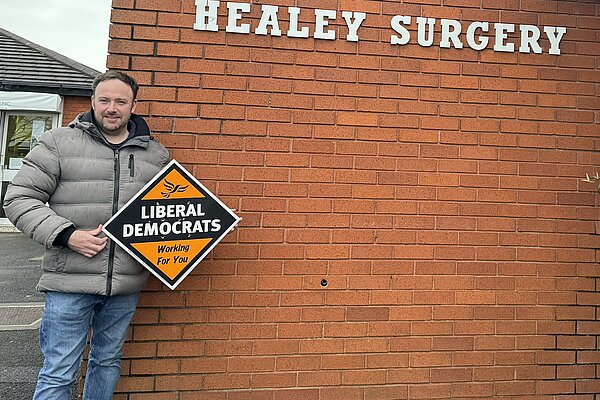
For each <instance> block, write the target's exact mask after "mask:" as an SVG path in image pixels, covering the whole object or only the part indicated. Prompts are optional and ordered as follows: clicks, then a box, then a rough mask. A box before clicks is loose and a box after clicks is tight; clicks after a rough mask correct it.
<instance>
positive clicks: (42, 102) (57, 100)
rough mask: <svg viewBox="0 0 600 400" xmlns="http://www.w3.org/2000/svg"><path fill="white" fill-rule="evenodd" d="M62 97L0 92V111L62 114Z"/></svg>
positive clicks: (46, 94)
mask: <svg viewBox="0 0 600 400" xmlns="http://www.w3.org/2000/svg"><path fill="white" fill-rule="evenodd" d="M62 107H63V103H62V97H60V96H59V95H57V94H48V93H33V92H2V91H0V110H15V111H16V110H19V111H49V112H57V113H60V112H62Z"/></svg>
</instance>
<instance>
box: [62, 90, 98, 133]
mask: <svg viewBox="0 0 600 400" xmlns="http://www.w3.org/2000/svg"><path fill="white" fill-rule="evenodd" d="M90 108H91V103H90V97H89V96H87V97H81V96H65V97H64V104H63V121H62V125H63V126H66V125H68V124H70V123H71V121H73V120H74V119H75V117H76V116H77V115H79V114H80V113H82V112H86V111H89V110H90Z"/></svg>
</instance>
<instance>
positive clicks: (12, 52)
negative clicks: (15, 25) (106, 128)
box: [0, 28, 99, 226]
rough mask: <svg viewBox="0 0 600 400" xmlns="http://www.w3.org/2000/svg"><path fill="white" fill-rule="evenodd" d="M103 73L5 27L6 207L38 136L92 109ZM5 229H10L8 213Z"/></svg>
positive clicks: (1, 136) (0, 76) (0, 215)
mask: <svg viewBox="0 0 600 400" xmlns="http://www.w3.org/2000/svg"><path fill="white" fill-rule="evenodd" d="M98 74H99V72H98V71H96V70H94V69H92V68H89V67H86V66H85V65H82V64H80V63H78V62H76V61H73V60H71V59H69V58H67V57H64V56H62V55H60V54H58V53H55V52H54V51H52V50H49V49H46V48H44V47H42V46H39V45H37V44H35V43H32V42H30V41H28V40H26V39H24V38H22V37H19V36H17V35H15V34H13V33H11V32H9V31H7V30H5V29H2V28H0V149H2V150H1V151H2V152H1V154H0V163H1V167H0V177H1V178H2V197H0V202H1V201H2V198H3V197H4V192H5V191H6V187H7V186H8V183H9V182H10V181H11V180H12V178H13V177H14V175H15V174H16V173H17V171H18V170H19V168H20V165H21V160H22V159H23V157H24V156H25V154H27V152H29V150H30V149H31V147H32V146H34V145H35V141H36V138H37V137H39V136H38V135H41V134H42V132H44V131H45V130H48V129H50V128H54V127H58V126H61V125H62V124H63V122H64V123H68V122H70V121H72V120H73V119H74V118H75V116H76V115H77V114H79V113H80V112H82V111H86V110H88V109H89V107H90V106H89V101H90V100H89V98H90V96H91V94H92V91H91V83H92V81H93V79H94V77H95V76H96V75H98ZM0 225H3V226H10V222H9V221H8V220H7V219H6V218H5V216H4V210H3V209H2V208H0Z"/></svg>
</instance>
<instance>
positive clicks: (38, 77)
mask: <svg viewBox="0 0 600 400" xmlns="http://www.w3.org/2000/svg"><path fill="white" fill-rule="evenodd" d="M98 74H100V72H99V71H96V70H95V69H93V68H90V67H87V66H85V65H83V64H80V63H78V62H77V61H75V60H72V59H70V58H68V57H65V56H63V55H61V54H58V53H56V52H54V51H52V50H50V49H47V48H45V47H42V46H40V45H38V44H35V43H33V42H31V41H29V40H27V39H24V38H22V37H20V36H17V35H15V34H14V33H12V32H9V31H7V30H5V29H2V28H0V90H2V91H9V92H10V91H13V92H14V91H24V92H43V93H54V94H60V95H71V96H89V95H91V94H92V90H91V85H92V81H93V80H94V77H96V76H97V75H98Z"/></svg>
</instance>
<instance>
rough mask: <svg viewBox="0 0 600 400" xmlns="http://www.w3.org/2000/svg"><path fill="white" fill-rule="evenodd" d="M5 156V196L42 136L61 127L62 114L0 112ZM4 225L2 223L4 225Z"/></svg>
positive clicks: (0, 167)
mask: <svg viewBox="0 0 600 400" xmlns="http://www.w3.org/2000/svg"><path fill="white" fill-rule="evenodd" d="M0 118H1V122H2V123H1V124H0V127H1V128H2V140H1V141H0V145H1V149H2V153H1V154H0V178H1V179H2V195H1V196H0V203H1V202H4V194H5V192H6V188H7V187H8V184H9V183H10V182H11V181H12V179H13V178H14V176H15V175H16V174H17V172H18V171H19V170H20V169H21V165H22V164H23V158H25V156H26V155H27V153H29V150H31V149H32V148H33V147H34V146H35V145H37V143H38V141H39V139H40V137H41V135H42V133H43V132H44V131H47V130H48V129H52V128H54V127H56V126H57V123H58V114H53V113H44V112H13V111H10V112H8V111H7V112H0ZM5 217H6V215H5V214H4V209H2V207H0V218H5ZM0 222H2V221H0Z"/></svg>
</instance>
